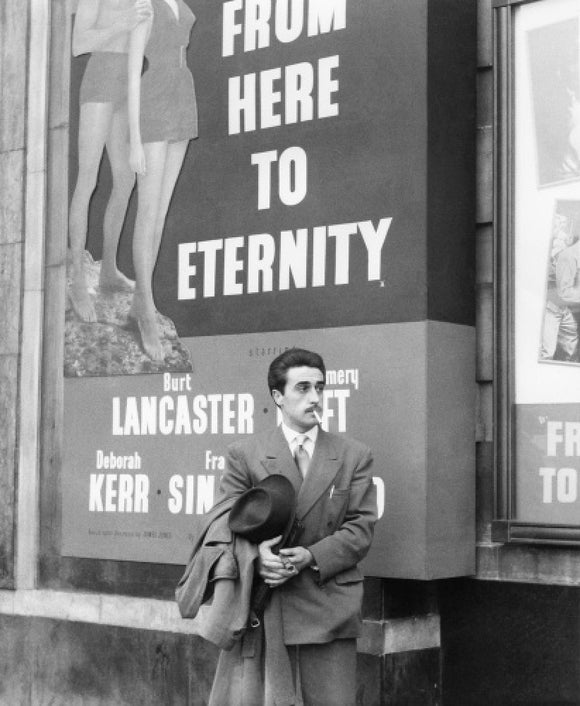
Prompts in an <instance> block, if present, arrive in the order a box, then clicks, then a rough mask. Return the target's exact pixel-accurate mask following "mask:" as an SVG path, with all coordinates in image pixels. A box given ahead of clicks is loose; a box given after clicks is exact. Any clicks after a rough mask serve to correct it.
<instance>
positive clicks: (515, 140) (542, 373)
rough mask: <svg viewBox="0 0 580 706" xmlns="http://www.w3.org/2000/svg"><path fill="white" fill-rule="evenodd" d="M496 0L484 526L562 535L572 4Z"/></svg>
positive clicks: (572, 398)
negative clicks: (491, 376)
mask: <svg viewBox="0 0 580 706" xmlns="http://www.w3.org/2000/svg"><path fill="white" fill-rule="evenodd" d="M496 5H497V6H498V9H497V13H498V15H497V17H498V25H497V26H498V27H499V30H498V37H499V38H501V41H499V43H498V46H499V54H498V63H499V68H498V74H497V76H498V82H497V88H498V96H500V99H499V105H500V106H501V111H500V112H501V118H500V129H499V131H498V132H499V136H500V137H499V141H498V144H499V154H498V169H499V170H500V171H501V174H502V175H503V176H500V177H499V181H500V185H499V194H500V198H499V201H498V203H499V204H500V208H499V210H498V216H499V218H498V226H499V227H498V231H500V232H498V242H499V243H500V246H499V249H498V252H499V257H498V262H497V264H498V269H497V273H498V280H499V282H500V288H499V293H500V296H499V297H498V320H499V322H500V325H499V329H498V343H499V355H498V361H499V363H500V365H499V367H498V380H499V385H498V390H499V394H498V416H497V427H496V428H497V429H498V458H497V460H498V469H499V474H500V483H499V485H498V487H499V498H498V514H499V516H500V520H499V521H498V522H496V523H495V526H494V535H495V536H496V538H498V539H502V540H511V541H522V542H530V541H531V542H544V543H569V542H575V541H577V539H578V536H579V535H578V532H577V528H578V525H579V524H580V523H579V519H578V517H579V516H578V504H579V503H580V497H579V496H578V472H579V470H580V464H579V462H578V461H579V459H580V444H579V443H578V440H577V436H576V435H577V434H578V432H579V431H580V358H579V349H578V339H577V334H578V322H579V321H580V318H579V317H580V296H579V294H580V289H579V283H580V278H579V272H578V267H577V265H576V262H577V258H576V254H575V253H576V251H577V250H579V248H580V244H579V243H578V240H579V238H580V221H579V217H580V210H579V208H580V201H579V199H578V186H579V183H580V142H578V140H577V137H578V134H579V133H578V130H579V128H580V122H579V120H580V114H579V112H578V107H579V106H580V103H579V102H578V101H579V98H580V73H579V62H578V59H579V56H580V12H579V9H578V5H577V3H574V2H568V1H567V0H554V1H552V0H539V1H538V2H531V3H526V4H519V3H514V4H511V5H510V6H509V7H505V5H506V3H496ZM502 6H503V7H502ZM508 80H509V81H510V83H511V86H512V89H511V92H510V91H509V90H508V91H506V90H505V89H506V86H507V81H508ZM508 145H510V146H511V148H513V160H512V158H510V157H509V156H508V153H507V151H506V148H507V147H508ZM498 173H499V172H498ZM510 175H511V178H510Z"/></svg>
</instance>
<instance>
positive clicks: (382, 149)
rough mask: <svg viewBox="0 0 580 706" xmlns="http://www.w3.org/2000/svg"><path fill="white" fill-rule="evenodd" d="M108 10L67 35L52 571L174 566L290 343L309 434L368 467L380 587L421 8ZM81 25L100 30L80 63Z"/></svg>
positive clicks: (407, 389)
mask: <svg viewBox="0 0 580 706" xmlns="http://www.w3.org/2000/svg"><path fill="white" fill-rule="evenodd" d="M121 5H123V3H118V2H115V3H113V2H110V1H109V0H98V2H97V1H96V0H79V2H78V7H77V9H76V16H75V18H74V23H75V24H74V27H75V29H74V31H73V43H72V44H73V46H72V48H71V54H72V55H73V56H71V90H70V117H71V141H70V165H69V181H70V214H69V241H70V248H71V255H70V258H69V263H68V281H67V310H66V331H65V335H66V341H65V360H64V371H65V399H64V429H65V436H66V438H65V445H64V446H65V448H64V463H63V482H62V493H63V496H62V507H63V525H62V552H63V554H64V555H68V556H84V557H93V558H110V559H118V560H135V561H151V562H172V563H177V564H179V563H185V561H186V559H187V556H188V554H189V547H190V537H191V533H192V531H193V529H194V528H195V525H196V523H197V522H199V521H200V519H201V518H203V515H204V513H206V512H207V510H208V509H209V508H210V507H211V506H212V504H213V502H214V501H215V497H216V495H217V492H218V488H219V481H220V476H221V474H222V473H223V470H224V468H225V454H226V448H227V445H228V444H229V443H230V442H231V441H233V440H234V439H235V438H237V437H240V436H244V435H250V434H253V433H255V432H258V431H261V430H264V429H268V428H271V427H272V426H273V425H275V424H276V422H277V418H276V408H275V406H274V404H273V402H272V400H271V398H270V395H269V392H268V389H267V384H266V374H267V368H268V365H269V363H270V362H271V360H272V359H273V358H274V357H275V356H276V355H277V354H279V353H280V352H282V351H283V350H285V349H286V348H288V347H291V346H300V347H306V348H311V349H315V350H316V351H318V352H320V353H321V354H322V355H323V357H324V359H325V362H326V364H327V368H328V372H327V380H326V383H327V384H326V390H325V393H324V414H323V420H322V426H323V428H325V429H327V430H330V431H332V432H336V433H345V434H349V435H350V436H354V437H358V438H360V439H362V440H364V441H365V442H366V443H368V444H369V445H370V446H371V447H372V448H373V450H374V455H375V466H374V468H375V469H376V470H375V485H376V487H377V497H378V512H379V515H380V517H381V519H380V520H379V523H378V525H377V528H376V539H375V542H374V546H373V549H372V550H371V554H370V555H369V558H368V560H367V565H366V566H367V567H370V570H371V571H374V572H375V575H380V574H381V573H382V572H384V570H385V569H384V564H385V556H386V554H385V547H386V546H387V545H388V544H389V543H391V544H392V542H393V540H392V539H391V538H389V539H388V540H387V527H386V524H385V521H384V518H385V517H387V516H389V517H390V518H391V519H392V521H394V522H397V523H399V524H400V523H403V525H405V526H406V530H405V533H404V534H403V535H401V536H400V538H399V540H395V541H401V542H403V544H404V541H407V540H408V539H409V537H410V536H411V535H410V533H411V532H412V531H419V530H415V529H413V527H411V526H408V525H409V523H408V517H409V510H408V509H405V508H406V507H407V506H406V505H405V504H404V503H402V502H401V500H400V494H399V499H397V493H394V492H392V486H391V485H390V484H392V482H393V479H394V478H397V477H398V478H399V479H400V482H401V483H402V484H404V485H405V486H408V487H405V503H409V504H411V505H412V503H413V502H414V500H413V498H414V497H415V495H416V494H415V489H414V485H413V484H415V483H416V484H418V485H417V490H418V492H419V495H418V496H417V497H424V487H423V486H421V483H423V481H422V480H421V478H422V477H423V476H424V473H425V468H424V464H425V448H426V447H425V429H426V424H427V422H426V420H425V409H426V408H425V396H426V394H427V392H426V391H427V384H426V380H425V378H424V374H423V371H424V370H425V366H426V360H427V353H426V345H427V344H426V333H425V330H426V329H425V319H426V318H427V311H426V295H425V287H426V284H425V283H426V279H427V277H426V272H427V248H426V245H425V241H426V231H427V229H426V212H427V210H426V207H425V204H426V203H427V192H426V189H427V182H426V176H425V175H426V173H427V168H426V160H427V154H428V150H427V129H426V122H425V121H426V117H425V116H426V111H425V105H426V103H425V101H426V100H427V95H428V94H427V84H426V71H417V67H424V66H426V61H427V58H426V51H427V44H426V41H425V40H424V38H425V36H426V24H425V23H426V12H424V9H425V8H424V7H423V5H422V4H421V3H418V4H417V6H409V5H407V4H406V3H385V2H383V1H382V0H365V1H364V2H359V1H356V2H355V1H349V2H347V0H309V1H308V2H306V1H305V2H301V1H300V2H257V1H252V2H250V1H249V0H247V1H246V2H244V1H243V0H226V1H221V2H202V1H201V0H176V2H175V3H172V2H166V1H165V0H152V2H151V7H152V17H149V16H148V19H146V20H143V19H140V17H136V16H135V13H136V12H143V13H145V14H146V15H147V10H143V9H141V10H135V5H134V3H133V2H132V1H131V2H129V1H127V2H126V3H125V4H124V5H123V9H122V10H120V9H119V6H121ZM145 5H147V3H145ZM142 7H143V3H137V8H142ZM98 8H100V10H99V9H98ZM99 12H101V13H102V14H101V15H98V13H99ZM95 13H97V15H95ZM96 17H97V19H96ZM95 21H98V22H99V23H101V24H102V26H103V27H104V26H105V25H106V26H109V25H111V24H113V25H114V23H115V22H120V23H121V29H120V30H119V31H116V30H114V31H113V30H111V31H110V33H109V34H108V35H107V37H108V39H107V42H106V44H105V46H104V48H103V47H101V50H100V51H91V50H90V48H87V47H88V40H87V38H86V36H85V37H84V38H83V32H82V31H81V29H82V27H83V23H84V25H85V26H87V25H88V26H91V22H93V23H94V22H95ZM79 23H80V24H79ZM127 27H130V29H129V30H127ZM117 28H118V26H117ZM135 175H137V176H136V178H135ZM461 276H462V275H461ZM458 328H459V329H461V332H460V334H458V335H460V336H463V337H464V339H465V341H468V340H469V341H471V330H469V331H467V329H468V326H460V327H458ZM438 330H439V329H438ZM464 331H465V333H464ZM442 335H443V334H442ZM462 340H463V339H462ZM446 345H448V346H449V348H450V349H452V350H457V346H456V344H455V342H454V340H453V339H452V338H451V337H449V339H448V342H447V343H446ZM469 345H470V344H469ZM462 346H463V347H464V348H465V346H464V344H463V343H462ZM438 350H441V349H438ZM395 401H396V403H395ZM387 439H388V442H387ZM423 485H424V484H423ZM421 493H423V494H421ZM393 518H394V519H393ZM411 539H412V537H411Z"/></svg>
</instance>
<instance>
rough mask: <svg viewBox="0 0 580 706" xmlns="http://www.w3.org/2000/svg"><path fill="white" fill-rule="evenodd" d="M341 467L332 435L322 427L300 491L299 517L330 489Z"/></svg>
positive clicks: (297, 509) (297, 511)
mask: <svg viewBox="0 0 580 706" xmlns="http://www.w3.org/2000/svg"><path fill="white" fill-rule="evenodd" d="M339 468H340V460H339V459H338V455H337V453H336V449H335V448H334V445H333V444H332V442H331V439H330V436H329V435H328V434H327V433H326V432H324V431H323V430H322V429H320V430H319V431H318V439H317V440H316V446H315V447H314V456H313V457H312V460H311V461H310V466H309V467H308V473H307V474H306V478H305V479H304V482H303V483H302V485H301V487H300V489H299V491H298V503H297V507H296V514H297V516H298V519H302V518H303V517H304V516H305V515H306V514H307V513H308V512H309V511H310V509H311V508H312V506H313V505H314V504H315V503H316V501H317V500H318V499H319V498H320V496H321V495H323V494H324V493H326V492H327V491H328V489H329V488H330V486H331V485H332V481H333V480H334V479H335V477H336V474H337V473H338V471H339ZM296 470H298V469H296Z"/></svg>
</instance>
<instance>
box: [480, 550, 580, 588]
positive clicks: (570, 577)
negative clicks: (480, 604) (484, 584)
mask: <svg viewBox="0 0 580 706" xmlns="http://www.w3.org/2000/svg"><path fill="white" fill-rule="evenodd" d="M475 578H477V579H482V580H486V581H510V582H515V583H537V584H545V585H551V586H556V585H557V586H580V552H579V551H578V549H577V548H576V547H556V546H550V547H543V546H540V545H534V544H531V543H530V544H529V545H524V544H500V543H495V542H490V543H485V544H484V543H480V544H478V546H477V573H476V576H475Z"/></svg>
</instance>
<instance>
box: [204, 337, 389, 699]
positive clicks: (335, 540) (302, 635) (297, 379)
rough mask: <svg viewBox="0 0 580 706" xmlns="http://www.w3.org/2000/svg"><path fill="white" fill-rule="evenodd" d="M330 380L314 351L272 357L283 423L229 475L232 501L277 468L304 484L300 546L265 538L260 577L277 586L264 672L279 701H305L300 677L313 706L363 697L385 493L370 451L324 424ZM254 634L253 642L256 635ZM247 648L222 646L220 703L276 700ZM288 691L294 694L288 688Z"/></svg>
mask: <svg viewBox="0 0 580 706" xmlns="http://www.w3.org/2000/svg"><path fill="white" fill-rule="evenodd" d="M325 377H326V369H325V366H324V362H323V360H322V358H321V357H320V356H319V355H318V354H317V353H314V352H312V351H307V350H303V349H299V348H290V349H288V350H286V351H284V352H283V353H282V354H280V355H279V356H278V357H277V358H275V359H274V360H273V361H272V363H271V364H270V367H269V370H268V387H269V389H270V392H271V395H272V398H273V400H274V402H275V404H276V406H277V407H278V409H279V410H280V412H281V414H282V424H281V425H280V426H279V427H277V428H274V429H272V430H270V431H267V432H264V433H261V434H259V435H254V436H251V437H248V438H246V439H244V440H242V441H239V442H237V443H234V444H232V445H231V446H230V447H229V449H228V455H227V459H226V470H225V472H224V475H223V477H222V482H221V498H220V499H223V500H224V501H225V500H227V499H229V498H234V497H236V496H239V495H240V494H242V493H243V492H245V491H246V490H248V489H249V488H252V487H254V486H256V485H257V484H258V483H259V482H260V481H262V480H263V479H265V478H266V477H269V476H271V475H272V474H280V475H283V476H285V477H286V478H287V479H289V480H290V481H291V483H292V485H293V486H294V489H295V491H296V519H297V520H298V521H299V522H300V523H301V525H302V527H301V530H300V533H299V535H298V537H297V544H298V546H292V547H289V548H283V549H280V552H279V554H276V553H274V551H273V549H274V548H275V545H276V544H277V543H278V542H280V540H281V539H282V538H281V537H280V536H278V537H274V538H273V539H267V540H264V541H263V542H261V543H260V544H259V545H258V553H259V556H258V567H259V569H258V570H259V574H260V576H261V577H262V579H263V580H264V581H265V582H266V584H267V585H269V586H270V587H271V588H272V589H273V590H272V592H271V597H270V602H269V604H268V607H267V608H266V613H265V615H264V624H265V625H264V631H265V635H266V637H265V641H266V646H265V655H264V659H265V664H266V667H265V674H262V675H261V677H262V678H263V679H264V681H265V690H266V694H271V695H272V696H274V699H273V700H272V703H273V702H274V701H275V702H276V703H296V699H295V694H294V689H295V688H296V687H295V686H294V685H293V679H292V675H294V677H295V679H296V681H297V682H299V683H300V687H301V690H302V697H303V703H304V704H305V706H312V705H313V704H319V705H320V706H353V704H354V703H356V672H355V669H356V638H357V637H358V635H360V629H361V618H360V612H361V600H362V593H363V574H362V573H361V571H360V568H359V566H358V563H359V562H360V561H361V560H362V559H363V557H364V556H365V555H366V554H367V552H368V550H369V547H370V544H371V541H372V537H373V529H374V524H375V521H376V519H377V505H376V491H375V486H374V484H373V481H372V476H371V466H372V454H371V451H370V449H369V448H368V447H367V446H365V445H364V444H362V443H360V442H359V441H355V440H354V439H350V438H346V437H344V436H337V435H335V434H331V433H328V432H325V431H324V430H323V429H322V428H320V427H319V421H318V420H317V415H321V414H322V399H323V388H324V382H325ZM255 629H256V630H257V629H258V628H255ZM247 637H248V639H249V640H250V642H251V641H252V639H254V638H255V637H256V636H255V635H254V633H253V632H250V633H247ZM246 653H247V651H246V649H245V647H244V641H243V640H242V641H238V642H237V643H236V645H234V647H233V649H232V650H229V651H222V652H221V654H220V659H219V663H218V667H217V671H216V675H215V678H214V685H213V690H212V694H211V697H210V704H214V705H215V706H227V705H228V704H234V703H240V702H241V701H243V702H244V703H246V702H247V703H256V704H257V703H270V701H268V700H266V701H265V702H264V701H263V700H262V699H260V700H258V699H255V700H254V699H253V698H252V697H253V695H255V694H256V693H259V692H257V691H256V689H257V688H258V687H257V685H256V681H254V680H255V679H258V681H259V679H260V675H259V672H260V667H259V666H258V665H254V669H252V666H250V665H248V664H247V663H246V662H244V655H245V654H246ZM272 653H275V657H274V658H273V659H274V664H275V667H274V664H273V663H272V661H271V660H272ZM247 654H249V652H248V653H247ZM250 661H251V660H250ZM254 661H255V662H259V661H260V658H259V656H257V655H256V659H255V660H254ZM242 664H243V667H242ZM270 667H272V668H273V671H272V672H270V671H269V670H270ZM256 672H258V674H256ZM297 672H299V675H300V678H299V679H298V678H297V677H296V674H297ZM246 675H247V676H246ZM250 682H251V683H250ZM285 688H286V689H287V691H288V693H281V691H284V690H285ZM241 695H243V697H242V698H241V699H240V696H241Z"/></svg>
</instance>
